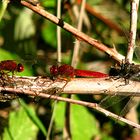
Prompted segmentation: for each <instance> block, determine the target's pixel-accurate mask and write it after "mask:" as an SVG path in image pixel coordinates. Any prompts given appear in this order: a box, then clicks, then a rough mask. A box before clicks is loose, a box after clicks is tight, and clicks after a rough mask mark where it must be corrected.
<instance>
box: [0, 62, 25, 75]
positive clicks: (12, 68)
mask: <svg viewBox="0 0 140 140" xmlns="http://www.w3.org/2000/svg"><path fill="white" fill-rule="evenodd" d="M23 70H24V66H23V65H22V64H21V63H18V64H17V63H16V62H15V61H14V60H4V61H0V72H3V71H7V72H12V74H14V72H22V71H23Z"/></svg>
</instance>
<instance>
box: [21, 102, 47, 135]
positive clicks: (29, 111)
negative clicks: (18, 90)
mask: <svg viewBox="0 0 140 140" xmlns="http://www.w3.org/2000/svg"><path fill="white" fill-rule="evenodd" d="M20 103H21V105H22V107H23V108H24V110H25V111H26V113H27V115H28V116H29V118H30V119H31V120H32V121H33V122H34V123H35V124H36V126H37V127H38V128H39V129H40V130H41V132H42V133H43V134H44V136H46V134H47V132H46V129H45V127H44V125H43V124H42V122H41V121H40V119H39V118H38V117H37V115H36V113H35V111H34V110H33V108H29V107H28V105H26V104H25V102H24V101H23V100H20Z"/></svg>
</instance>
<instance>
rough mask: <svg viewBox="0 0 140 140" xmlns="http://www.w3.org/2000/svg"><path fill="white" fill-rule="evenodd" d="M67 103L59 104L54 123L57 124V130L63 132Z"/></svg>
mask: <svg viewBox="0 0 140 140" xmlns="http://www.w3.org/2000/svg"><path fill="white" fill-rule="evenodd" d="M65 105H66V103H65V102H58V103H57V105H56V109H55V117H54V121H55V123H56V129H59V130H62V129H63V127H64V120H65V118H64V113H65Z"/></svg>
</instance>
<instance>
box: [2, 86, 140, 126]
mask: <svg viewBox="0 0 140 140" xmlns="http://www.w3.org/2000/svg"><path fill="white" fill-rule="evenodd" d="M1 91H8V92H9V91H10V92H13V93H16V94H17V95H18V94H25V95H31V96H36V93H35V92H34V91H30V90H21V89H13V88H6V87H2V88H1ZM38 96H39V97H43V98H51V99H55V100H59V101H64V102H69V103H73V104H77V105H83V106H87V107H90V108H92V109H95V110H97V111H99V112H101V113H103V114H105V115H106V116H108V117H111V118H114V119H115V120H120V121H122V122H124V123H127V124H129V125H131V126H133V127H136V128H138V129H140V125H139V124H136V123H134V122H132V121H129V120H127V119H125V118H123V117H120V116H118V115H116V114H114V113H111V112H110V111H108V110H106V109H103V108H102V107H100V106H99V105H98V104H97V103H90V102H85V101H79V100H74V99H69V98H64V97H59V96H55V95H51V96H50V94H47V93H41V92H40V93H39V94H38Z"/></svg>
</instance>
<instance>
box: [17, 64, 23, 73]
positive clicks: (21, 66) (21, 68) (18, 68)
mask: <svg viewBox="0 0 140 140" xmlns="http://www.w3.org/2000/svg"><path fill="white" fill-rule="evenodd" d="M23 70H24V66H23V65H22V64H21V63H19V64H18V65H17V71H18V72H22V71H23Z"/></svg>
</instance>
